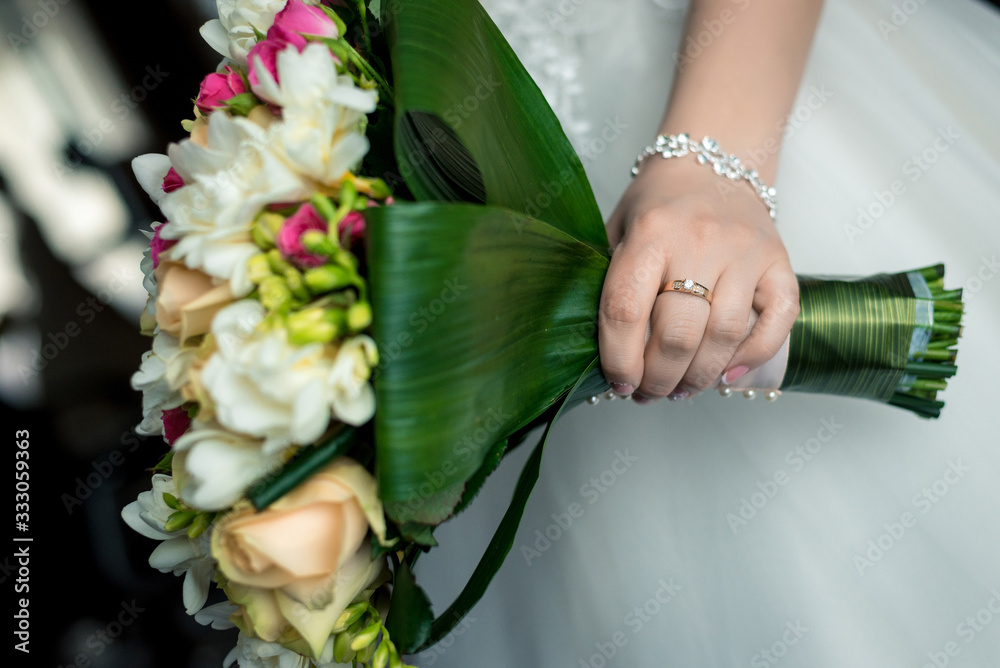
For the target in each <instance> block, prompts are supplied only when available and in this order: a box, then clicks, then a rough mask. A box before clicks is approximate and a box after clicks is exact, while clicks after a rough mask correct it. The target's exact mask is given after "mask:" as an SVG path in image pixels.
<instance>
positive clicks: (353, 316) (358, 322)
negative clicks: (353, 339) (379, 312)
mask: <svg viewBox="0 0 1000 668" xmlns="http://www.w3.org/2000/svg"><path fill="white" fill-rule="evenodd" d="M370 324H372V306H371V304H369V303H368V302H355V303H353V304H351V305H350V307H349V308H348V309H347V326H348V327H350V328H351V331H352V332H360V331H361V330H363V329H365V328H366V327H368V325H370Z"/></svg>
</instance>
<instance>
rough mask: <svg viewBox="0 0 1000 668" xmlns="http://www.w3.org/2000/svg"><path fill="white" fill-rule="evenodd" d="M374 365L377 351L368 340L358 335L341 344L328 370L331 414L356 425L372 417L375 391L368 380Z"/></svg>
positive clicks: (373, 343)
mask: <svg viewBox="0 0 1000 668" xmlns="http://www.w3.org/2000/svg"><path fill="white" fill-rule="evenodd" d="M377 362H378V350H377V348H376V347H375V342H374V341H372V340H371V339H370V338H369V337H367V336H364V335H360V336H355V337H354V338H351V339H347V340H346V341H344V343H343V344H341V346H340V349H339V350H338V351H337V357H336V359H334V362H333V368H332V369H331V370H330V386H331V390H332V397H331V401H332V404H333V412H334V414H335V415H336V416H337V417H338V418H340V419H341V420H343V421H344V422H346V423H348V424H353V425H360V424H364V423H365V422H367V421H368V420H370V419H371V417H372V415H374V414H375V390H373V389H372V386H371V383H369V382H368V379H369V378H371V375H372V366H374V365H375V364H376V363H377Z"/></svg>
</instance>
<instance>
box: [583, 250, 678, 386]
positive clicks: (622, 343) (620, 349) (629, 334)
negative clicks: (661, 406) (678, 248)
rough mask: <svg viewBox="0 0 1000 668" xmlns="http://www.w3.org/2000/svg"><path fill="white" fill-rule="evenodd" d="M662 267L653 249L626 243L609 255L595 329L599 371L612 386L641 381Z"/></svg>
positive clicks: (661, 279) (662, 264)
mask: <svg viewBox="0 0 1000 668" xmlns="http://www.w3.org/2000/svg"><path fill="white" fill-rule="evenodd" d="M664 265H665V260H664V258H663V257H662V254H660V253H658V252H656V250H655V249H654V248H653V247H652V246H649V245H646V244H629V243H627V240H626V241H625V242H623V243H622V244H620V245H619V246H618V248H616V249H615V252H614V254H613V255H612V256H611V266H610V267H609V268H608V274H607V277H606V278H605V280H604V289H603V291H602V292H601V305H600V310H599V312H598V329H597V338H598V343H599V345H600V351H601V368H602V369H603V371H604V377H605V378H607V379H608V381H609V382H611V383H614V384H616V385H619V386H621V385H626V386H631V389H634V388H636V387H639V383H640V382H641V381H642V373H643V351H644V350H645V348H646V331H647V327H648V324H649V317H650V314H651V313H652V311H653V302H654V301H655V300H656V295H657V293H658V292H659V290H660V285H661V283H662V282H663V269H664ZM615 389H616V390H617V389H619V388H618V387H616V388H615ZM626 389H628V388H626ZM628 391H629V392H630V391H631V390H628Z"/></svg>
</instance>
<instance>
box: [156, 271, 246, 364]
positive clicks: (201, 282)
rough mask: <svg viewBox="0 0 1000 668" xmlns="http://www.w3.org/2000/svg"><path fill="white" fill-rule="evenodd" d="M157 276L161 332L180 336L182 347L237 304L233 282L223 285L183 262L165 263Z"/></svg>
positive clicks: (158, 322) (157, 312)
mask: <svg viewBox="0 0 1000 668" xmlns="http://www.w3.org/2000/svg"><path fill="white" fill-rule="evenodd" d="M153 274H154V276H155V277H156V285H157V297H156V324H158V325H159V326H160V331H163V332H166V333H167V334H170V335H172V336H176V337H177V338H178V340H180V342H181V345H183V344H184V342H186V341H187V340H188V339H189V338H191V337H192V336H198V335H199V334H204V333H206V332H208V331H209V330H210V329H211V328H212V318H213V317H214V316H215V314H216V313H217V312H218V311H219V310H220V309H221V308H222V307H224V306H226V305H227V304H229V303H230V302H232V301H233V293H232V290H230V288H229V282H228V281H226V282H221V283H220V282H219V281H218V280H217V279H213V278H212V277H211V276H209V275H208V274H206V273H204V272H201V271H198V270H197V269H190V268H188V267H186V266H185V265H184V264H183V263H180V262H163V263H161V264H160V265H159V266H158V267H157V268H156V270H155V271H154V272H153Z"/></svg>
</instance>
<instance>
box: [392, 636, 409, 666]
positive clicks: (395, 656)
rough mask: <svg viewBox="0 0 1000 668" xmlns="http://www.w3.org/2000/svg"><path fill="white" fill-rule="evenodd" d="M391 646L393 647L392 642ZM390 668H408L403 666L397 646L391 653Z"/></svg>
mask: <svg viewBox="0 0 1000 668" xmlns="http://www.w3.org/2000/svg"><path fill="white" fill-rule="evenodd" d="M389 644H390V645H392V643H391V642H390V643H389ZM389 668H406V666H404V665H403V659H402V658H400V656H399V652H397V651H396V647H395V645H393V646H392V647H391V648H390V651H389Z"/></svg>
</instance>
